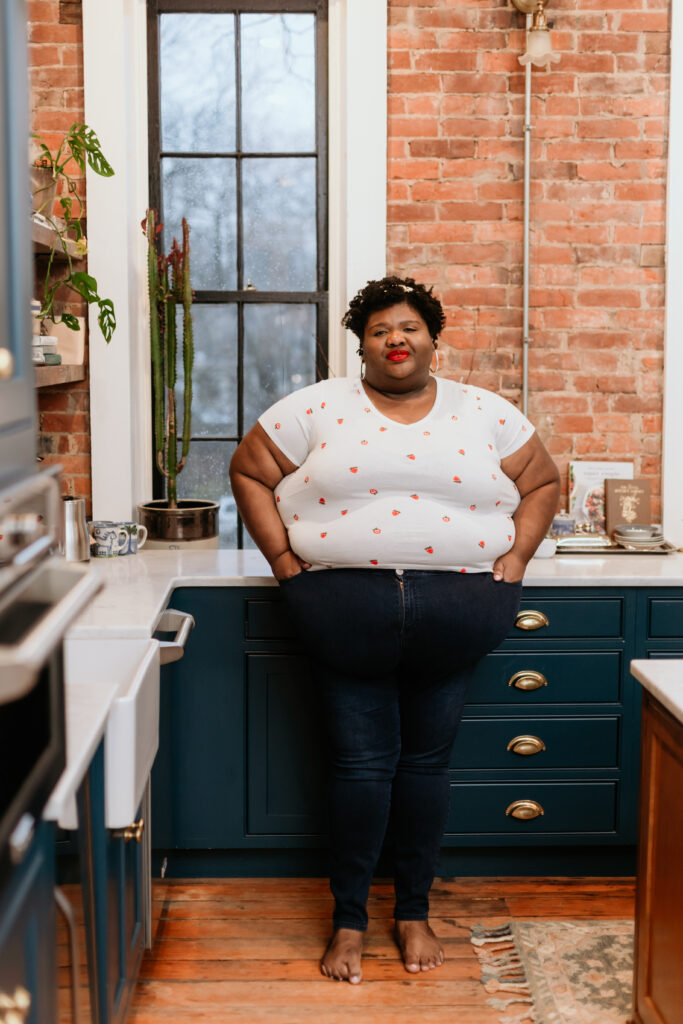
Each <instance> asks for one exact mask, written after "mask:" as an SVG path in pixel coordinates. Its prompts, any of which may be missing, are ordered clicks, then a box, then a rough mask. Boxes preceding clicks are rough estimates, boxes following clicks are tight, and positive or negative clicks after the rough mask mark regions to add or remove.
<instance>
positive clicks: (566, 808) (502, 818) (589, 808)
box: [446, 782, 617, 836]
mask: <svg viewBox="0 0 683 1024" xmlns="http://www.w3.org/2000/svg"><path fill="white" fill-rule="evenodd" d="M616 791H617V783H616V782H497V783H484V782H479V783H452V784H451V802H450V810H449V814H448V821H447V823H446V834H447V835H471V834H473V833H489V834H491V833H494V834H498V833H499V834H501V835H507V836H524V835H538V834H539V833H545V834H548V833H561V832H584V833H590V832H613V831H614V828H615V821H616ZM518 800H534V801H536V803H538V804H539V805H540V806H541V807H542V809H543V814H542V815H539V816H538V817H536V818H530V819H528V820H520V819H518V818H514V817H512V815H510V814H506V813H505V812H506V810H507V808H508V807H510V805H511V804H513V803H514V802H515V801H518Z"/></svg>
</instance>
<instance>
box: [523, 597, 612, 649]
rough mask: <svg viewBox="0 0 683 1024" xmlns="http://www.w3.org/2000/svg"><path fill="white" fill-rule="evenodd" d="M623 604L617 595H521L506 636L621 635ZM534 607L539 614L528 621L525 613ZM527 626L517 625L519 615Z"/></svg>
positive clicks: (528, 618) (528, 617)
mask: <svg viewBox="0 0 683 1024" xmlns="http://www.w3.org/2000/svg"><path fill="white" fill-rule="evenodd" d="M623 605H624V602H623V600H622V598H620V597H596V598H591V597H557V598H555V597H543V598H538V599H537V598H534V597H523V598H522V602H521V606H520V612H519V614H518V615H517V624H515V625H514V626H513V627H512V629H511V630H510V633H509V634H508V636H509V638H510V639H515V640H518V639H520V637H620V636H622V635H623V629H624V627H623ZM530 611H537V612H540V613H541V616H544V617H545V619H547V623H546V622H545V621H543V619H542V618H540V619H539V620H538V622H537V623H534V622H532V621H530V616H529V615H528V613H529V612H530ZM525 612H526V613H527V615H526V619H527V621H529V625H530V626H531V628H527V629H524V628H522V627H521V625H519V623H521V622H522V618H521V616H522V615H523V614H524V613H525Z"/></svg>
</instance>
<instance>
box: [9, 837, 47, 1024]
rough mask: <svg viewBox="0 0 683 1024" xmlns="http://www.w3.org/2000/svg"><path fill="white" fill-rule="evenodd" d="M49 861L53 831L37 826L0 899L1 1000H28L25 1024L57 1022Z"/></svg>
mask: <svg viewBox="0 0 683 1024" xmlns="http://www.w3.org/2000/svg"><path fill="white" fill-rule="evenodd" d="M54 859H55V852H54V827H53V826H52V825H50V824H48V823H47V822H41V823H40V825H39V826H38V828H37V830H36V835H35V838H34V839H33V841H32V843H31V846H30V847H29V849H28V850H27V852H26V854H25V855H24V858H23V860H22V863H21V864H20V865H18V866H17V867H16V868H14V870H13V871H12V874H11V875H10V877H9V878H8V880H7V882H6V883H5V884H4V885H3V889H2V893H1V894H0V995H3V996H5V997H7V998H9V999H12V1000H17V999H18V1000H19V1001H20V1003H22V1002H23V1000H25V999H28V1000H29V1001H30V1010H29V1012H28V1015H27V1016H26V1018H25V1019H26V1021H27V1022H29V1024H53V1022H54V1021H56V1020H57V923H56V908H55V898H54V878H55V867H54ZM24 993H26V994H27V996H26V995H24ZM3 1005H4V1004H3ZM23 1005H24V1006H25V1003H23ZM19 1008H20V1007H18V1009H19ZM5 1009H7V1007H6V1005H5ZM3 1019H4V1018H3ZM18 1019H21V1020H23V1019H24V1017H23V1015H22V1016H20V1017H19V1018H18Z"/></svg>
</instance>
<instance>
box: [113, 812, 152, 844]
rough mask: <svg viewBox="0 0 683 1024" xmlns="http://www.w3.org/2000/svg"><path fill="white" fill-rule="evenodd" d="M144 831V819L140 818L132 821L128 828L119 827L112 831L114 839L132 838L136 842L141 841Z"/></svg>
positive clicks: (127, 840) (128, 839) (127, 839)
mask: <svg viewBox="0 0 683 1024" xmlns="http://www.w3.org/2000/svg"><path fill="white" fill-rule="evenodd" d="M144 831H145V819H144V818H140V819H139V821H134V822H133V824H132V825H129V826H128V828H119V829H116V830H115V832H114V839H125V840H126V842H129V841H130V840H131V839H134V840H135V842H136V843H141V842H142V833H143V832H144Z"/></svg>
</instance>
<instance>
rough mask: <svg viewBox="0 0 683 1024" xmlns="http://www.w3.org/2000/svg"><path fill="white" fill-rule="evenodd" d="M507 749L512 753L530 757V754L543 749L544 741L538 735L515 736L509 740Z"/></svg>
mask: <svg viewBox="0 0 683 1024" xmlns="http://www.w3.org/2000/svg"><path fill="white" fill-rule="evenodd" d="M507 749H508V750H511V751H512V753H513V754H521V755H522V757H530V756H531V754H540V752H541V751H542V750H545V749H546V747H545V743H544V742H543V740H542V739H539V737H538V736H515V738H514V739H512V740H510V742H509V743H508V745H507Z"/></svg>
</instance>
